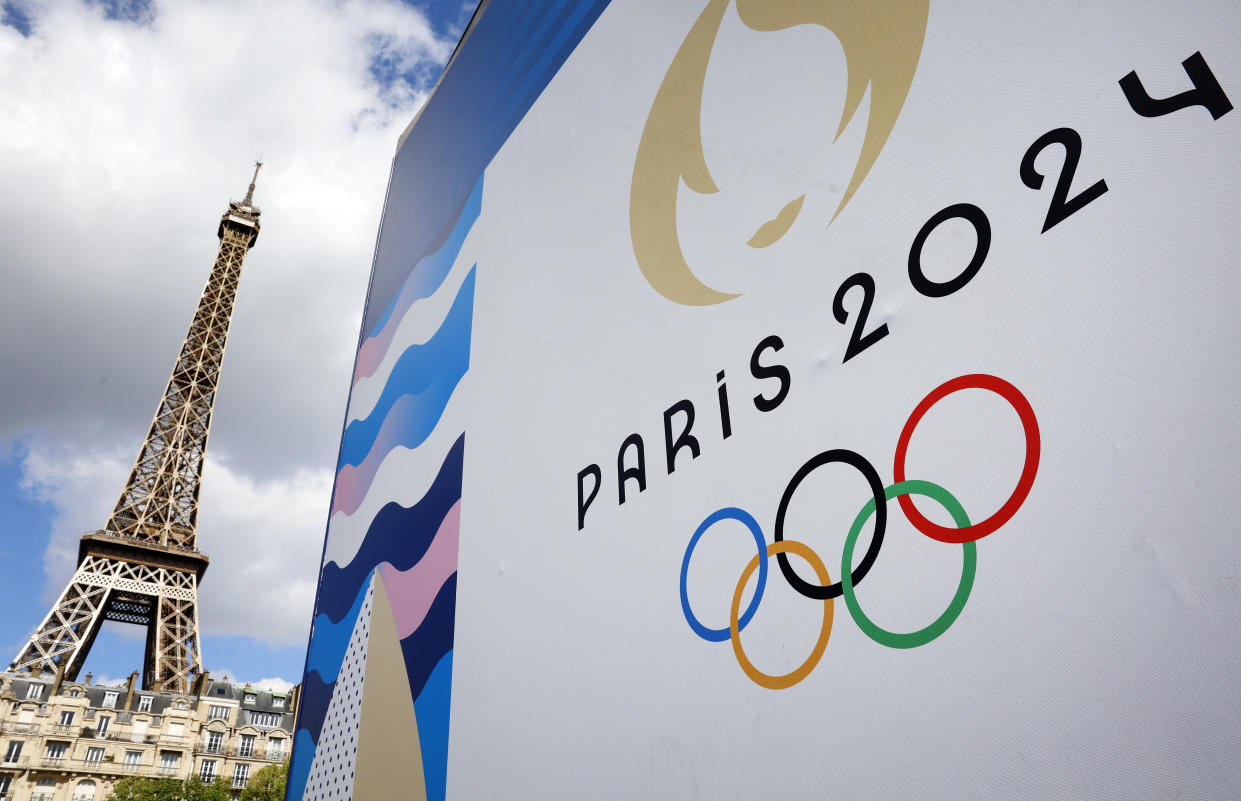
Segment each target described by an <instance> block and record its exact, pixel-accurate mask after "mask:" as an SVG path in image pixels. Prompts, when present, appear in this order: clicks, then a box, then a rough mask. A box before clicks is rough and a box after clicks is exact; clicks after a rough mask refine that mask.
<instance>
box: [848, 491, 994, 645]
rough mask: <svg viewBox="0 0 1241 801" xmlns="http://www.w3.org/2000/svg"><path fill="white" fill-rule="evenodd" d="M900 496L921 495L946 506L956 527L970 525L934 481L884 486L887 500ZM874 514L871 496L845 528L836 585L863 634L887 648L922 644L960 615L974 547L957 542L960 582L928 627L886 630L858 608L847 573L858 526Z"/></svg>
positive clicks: (969, 581) (973, 566) (975, 559)
mask: <svg viewBox="0 0 1241 801" xmlns="http://www.w3.org/2000/svg"><path fill="white" fill-rule="evenodd" d="M902 495H924V496H926V497H927V498H930V499H931V500H933V501H935V502H936V503H938V504H939V505H940V506H942V507H944V508H945V509H947V510H948V513H949V514H950V515H952V520H953V522H954V523H956V524H957V528H966V527H968V526H969V525H970V519H969V517H968V516H966V514H965V509H963V508H962V507H961V504H960V502H959V501H957V499H956V498H955V497H953V495H952V493H950V492H949V491H948V490H946V489H944V488H943V487H941V486H939V485H938V484H932V483H931V482H930V481H921V480H918V479H912V480H910V481H901V482H899V483H897V484H893V485H891V486H889V487H887V488H885V489H884V499H885V500H888V501H890V500H892V499H893V498H897V497H900V496H902ZM874 513H875V499H874V498H871V499H870V500H869V501H867V502H866V505H865V506H863V507H862V511H860V512H858V516H857V517H856V518H855V519H854V521H853V526H852V527H851V528H850V529H849V536H848V537H847V538H846V539H845V548H844V556H843V559H842V560H841V568H840V586H841V589H842V590H843V595H844V598H845V605H846V606H848V607H849V614H850V615H852V616H853V620H854V622H855V623H857V625H858V628H860V629H861V630H862V631H864V632H866V636H868V637H870V638H871V639H872V640H874V641H875V642H877V643H879V644H880V645H886V646H888V647H889V648H917V647H918V646H919V645H926V644H927V643H928V642H930V641H931V640H934V639H935V638H936V637H938V636H939V635H941V634H943V633H944V632H945V631H947V630H948V627H949V626H951V625H952V624H953V623H954V622H955V621H956V619H957V617H958V616H959V615H960V614H961V611H962V610H963V609H965V602H966V601H968V600H969V597H970V590H971V589H973V587H974V572H975V569H976V568H977V567H978V547H977V546H976V545H975V544H974V542H973V541H970V542H963V543H961V549H962V553H963V556H964V559H963V563H962V565H961V582H960V584H958V585H957V592H956V595H954V596H952V602H951V603H949V604H948V608H947V609H945V610H944V612H943V614H941V615H940V616H939V617H938V618H936V619H935V620H934V621H933V622H932V623H931V624H930V625H929V626H927V627H925V628H922V629H918V630H917V631H911V632H909V633H907V634H903V633H900V632H895V631H888V630H887V629H885V628H882V627H880V626H879V625H877V624H876V623H875V622H874V621H872V620H871V619H870V618H868V617H867V616H866V613H865V612H863V611H862V606H861V604H859V603H858V599H857V595H856V594H855V593H854V591H853V577H852V576H851V575H850V574H849V571H850V568H851V566H852V565H853V546H854V545H855V544H856V543H857V539H858V536H859V535H860V534H861V533H862V527H863V526H864V525H865V524H866V521H867V520H869V519H870V516H871V515H873V514H874Z"/></svg>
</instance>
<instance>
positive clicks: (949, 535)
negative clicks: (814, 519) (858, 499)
mask: <svg viewBox="0 0 1241 801" xmlns="http://www.w3.org/2000/svg"><path fill="white" fill-rule="evenodd" d="M962 389H986V390H989V391H991V392H994V393H996V394H997V395H999V396H1001V397H1002V398H1004V399H1005V400H1007V401H1008V402H1009V404H1011V405H1012V407H1013V409H1014V410H1016V412H1017V416H1018V417H1019V418H1020V419H1021V425H1022V428H1023V429H1024V431H1025V439H1026V455H1025V462H1024V464H1023V465H1022V469H1021V477H1020V478H1019V480H1018V482H1017V486H1016V487H1015V488H1014V489H1013V492H1012V494H1011V495H1010V496H1009V497H1008V500H1006V501H1005V502H1004V505H1003V506H1001V507H1000V509H999V511H997V512H996V513H995V514H993V515H991V517H988V518H987V519H986V520H983V521H982V522H980V523H974V524H971V523H970V520H969V516H968V515H966V513H965V509H964V508H962V506H961V504H960V502H959V501H957V499H956V497H955V496H954V495H953V494H952V493H950V492H949V491H948V490H946V489H944V488H943V487H941V486H939V485H938V484H933V483H931V482H930V481H922V480H906V479H905V456H906V453H907V452H908V450H909V440H910V439H911V438H912V436H913V432H914V429H915V428H917V426H918V423H919V422H921V420H922V418H923V417H924V416H925V415H926V413H927V411H928V410H930V408H931V407H932V406H934V405H935V404H936V403H938V402H939V401H940V400H942V399H943V398H945V397H947V396H948V395H951V394H952V393H954V392H957V391H958V390H962ZM1041 448H1042V444H1041V440H1040V438H1039V428H1038V420H1037V418H1036V417H1035V415H1034V409H1033V408H1032V407H1031V406H1030V402H1029V401H1028V400H1026V398H1025V396H1024V395H1022V394H1021V392H1020V391H1019V390H1018V389H1017V388H1016V387H1014V386H1013V385H1012V384H1010V383H1008V382H1007V381H1004V380H1002V379H1000V378H996V377H995V376H991V375H982V374H976V375H963V376H960V377H958V378H954V379H952V380H951V381H947V382H945V383H944V384H941V385H940V386H939V387H937V388H935V389H934V390H932V391H931V393H930V394H929V395H927V396H926V397H925V398H923V399H922V401H921V402H920V403H919V404H918V405H917V407H915V409H914V411H913V414H911V415H910V417H909V419H908V420H907V421H906V422H905V426H904V427H903V428H902V429H901V434H900V437H899V439H898V440H897V443H896V456H895V461H894V463H893V473H894V474H895V478H896V481H895V482H894V483H893V484H892V485H891V486H889V487H886V488H885V487H884V486H883V482H882V481H881V480H880V478H879V474H878V473H877V472H876V471H875V468H874V467H873V466H871V464H870V462H868V461H867V460H866V459H864V458H863V457H862V456H860V455H859V454H857V453H855V452H853V451H850V450H844V449H833V450H827V451H823V452H822V453H820V454H818V455H817V456H815V457H813V458H812V459H810V460H809V461H807V462H806V463H805V464H803V465H802V466H801V467H800V468H798V470H797V472H796V473H795V474H794V476H793V478H792V479H791V480H790V481H789V483H788V486H787V487H785V490H784V494H783V496H782V497H781V498H780V506H779V508H778V510H777V512H776V524H775V530H774V532H773V539H774V540H775V541H774V542H773V543H772V544H771V545H766V546H765V540H764V538H763V532H762V529H761V528H760V527H759V525H758V521H756V520H755V519H754V517H753V516H751V515H750V513H749V512H746V511H745V510H743V509H738V508H736V507H726V508H724V509H720V510H719V511H717V512H714V513H712V514H711V515H709V516H708V517H707V519H706V520H703V521H702V523H701V524H700V525H699V526H698V528H697V530H695V531H694V535H693V537H691V538H690V541H689V545H688V546H687V547H686V549H685V558H684V559H683V560H682V561H681V583H680V592H681V610H682V612H684V614H685V620H686V622H688V623H689V626H690V628H691V629H693V631H694V633H695V634H697V635H698V636H700V637H702V638H703V639H705V640H708V641H710V642H722V641H724V640H731V641H732V646H733V652H734V654H736V657H737V663H738V664H739V665H740V666H741V669H742V671H743V672H744V673H745V674H746V676H748V677H749V678H750V680H751V681H753V682H754V683H755V684H758V685H759V686H761V687H766V688H768V689H771V690H782V689H785V688H787V687H792V686H793V685H794V684H797V683H798V682H800V681H801V680H802V679H804V678H806V676H808V675H810V672H811V671H813V670H814V668H815V666H817V665H818V663H819V660H820V659H822V658H823V654H824V652H825V650H826V648H827V641H828V639H829V638H830V637H831V633H832V619H833V616H834V604H833V599H834V598H836V597H838V596H842V595H843V596H844V599H845V605H846V606H847V607H848V609H849V614H850V616H851V617H852V618H853V620H854V621H855V622H856V623H857V624H858V628H860V629H861V630H862V631H863V632H864V633H865V634H866V636H868V637H870V638H871V639H872V640H874V641H875V642H877V643H879V644H880V645H884V646H887V647H889V648H916V647H918V646H920V645H925V644H927V643H929V642H931V641H932V640H934V639H936V638H937V637H939V636H940V635H942V634H943V633H944V632H945V631H947V630H948V629H949V628H950V627H951V626H952V624H953V623H955V622H956V620H957V618H958V617H960V615H961V612H962V611H963V610H964V609H965V604H966V602H967V601H968V600H969V596H970V592H971V590H972V589H973V587H974V576H975V574H976V572H977V567H978V546H977V540H979V539H982V538H983V537H985V536H987V535H988V534H991V533H994V532H995V531H996V530H997V529H999V528H1000V526H1003V525H1004V524H1005V523H1007V522H1008V521H1009V520H1010V519H1012V517H1013V515H1014V514H1016V512H1017V510H1018V509H1019V508H1020V507H1021V505H1022V504H1023V503H1024V502H1025V500H1026V498H1027V497H1028V496H1029V494H1030V488H1031V487H1032V486H1033V484H1034V476H1035V474H1036V473H1037V472H1038V464H1039V455H1040V453H1041ZM831 462H843V463H844V464H847V465H850V466H851V467H854V468H856V469H857V470H858V472H860V473H861V474H862V476H863V477H864V478H865V479H866V482H867V484H869V485H870V489H871V495H872V497H871V499H870V500H868V501H867V502H866V503H865V504H864V505H863V506H862V510H861V511H860V512H858V514H857V517H856V518H854V520H853V525H852V526H851V527H850V528H849V533H848V535H847V536H846V538H845V546H844V552H843V554H842V557H841V570H840V576H841V578H840V581H839V582H837V583H836V584H832V583H831V577H830V576H829V575H828V572H827V568H826V567H825V566H824V564H823V560H822V559H820V558H819V556H818V554H816V553H815V552H814V551H813V550H811V549H810V547H809V546H807V545H805V544H804V543H801V542H796V541H793V540H785V539H784V519H785V515H786V513H787V512H788V506H789V503H790V501H791V500H792V497H793V494H794V493H795V492H796V491H797V488H798V487H799V486H800V485H801V482H802V481H803V480H805V478H806V477H807V476H808V475H810V473H812V472H813V471H814V470H816V469H818V468H819V467H822V466H823V465H825V464H829V463H831ZM911 495H923V496H926V497H928V498H930V499H931V500H933V501H936V502H937V503H939V504H940V506H942V507H944V509H946V510H947V511H948V513H949V514H950V515H951V516H952V520H953V522H954V523H955V524H956V526H957V527H956V528H948V527H945V526H939V525H936V524H934V523H932V522H931V521H929V520H927V519H926V518H925V517H923V516H922V515H921V514H920V513H919V512H918V510H917V509H916V508H915V507H914V505H913V502H912V501H911V500H910V497H909V496H911ZM893 498H896V499H897V502H898V503H899V504H900V508H901V511H903V512H904V513H905V517H906V518H907V519H908V520H909V522H910V523H911V524H912V525H913V526H914V528H916V529H917V530H918V531H919V532H921V533H923V534H925V535H927V536H928V537H930V538H931V539H934V540H938V541H940V542H945V543H950V544H956V545H960V546H961V550H962V565H961V579H960V581H959V582H958V584H957V591H956V593H955V594H954V595H953V597H952V600H951V601H950V602H949V604H948V607H947V608H946V609H945V610H944V611H943V612H942V613H940V615H939V617H937V618H936V619H935V620H934V621H932V622H931V623H930V624H929V625H927V626H925V627H924V628H921V629H918V630H917V631H912V632H908V633H901V632H893V631H888V630H886V629H884V628H882V627H880V626H879V625H877V624H876V623H875V622H874V621H872V620H871V619H870V618H869V617H867V616H866V613H865V612H863V611H862V607H861V604H860V603H859V602H858V599H857V593H856V588H857V585H858V584H859V583H860V582H861V580H862V579H863V578H865V577H866V574H867V573H868V572H869V571H870V568H871V567H872V566H873V565H874V563H875V559H876V558H877V557H878V555H879V549H880V547H881V546H882V544H883V536H884V532H885V531H886V529H887V502H888V501H890V500H892V499H893ZM871 515H874V516H875V533H874V536H873V537H872V538H871V543H870V546H869V547H868V548H867V549H866V554H865V556H864V557H863V558H862V561H861V563H860V564H859V565H858V567H857V569H855V570H852V571H851V570H849V566H850V565H851V564H853V552H854V548H855V547H856V546H857V540H858V538H859V537H860V536H861V532H862V529H863V528H864V527H865V525H866V521H867V520H869V519H870V517H871ZM726 519H731V520H737V521H739V522H741V523H743V524H745V526H746V528H748V529H749V530H750V533H751V534H752V535H753V536H754V541H755V543H756V544H757V545H758V554H757V555H755V556H754V558H752V559H751V560H750V561H749V563H748V564H747V565H746V566H745V569H744V570H743V571H742V572H741V578H740V579H739V580H738V582H737V588H736V590H735V591H734V592H733V599H732V605H731V606H730V608H729V618H728V628H727V629H709V628H707V627H706V626H704V625H702V623H701V622H699V620H698V618H697V617H695V615H694V613H693V611H692V610H691V609H690V605H689V595H688V594H687V592H686V581H687V578H688V576H689V560H690V558H691V557H692V556H693V553H694V548H695V546H697V544H698V540H700V539H701V538H702V535H703V534H704V533H706V531H707V529H709V528H710V527H711V526H713V525H715V524H716V523H718V522H719V521H721V520H726ZM788 553H794V554H796V555H798V556H800V557H801V558H802V559H805V560H806V562H808V563H809V564H810V567H811V568H813V570H814V572H815V575H816V576H817V578H818V580H819V583H818V584H811V583H809V582H807V581H805V580H803V579H802V578H801V577H800V576H798V575H797V573H796V572H795V571H794V570H793V567H792V565H791V564H790V563H789V560H788V557H787V556H786V555H785V554H788ZM772 556H775V557H776V559H777V561H778V562H779V564H780V572H781V573H783V574H784V577H785V579H786V580H787V581H788V583H789V585H790V586H792V587H793V589H795V590H796V591H797V592H798V593H800V594H801V595H803V596H805V597H807V598H810V599H812V600H819V601H823V626H822V629H821V630H820V633H819V639H818V641H817V642H815V645H814V650H813V651H811V653H810V656H809V657H808V658H807V659H806V661H805V662H803V663H802V664H801V665H800V666H798V667H797V668H796V669H794V670H793V671H792V672H790V673H786V674H784V675H782V676H773V675H770V674H767V673H763V672H762V671H760V670H759V669H758V668H756V667H755V666H754V665H753V663H751V662H750V660H749V657H747V656H746V654H745V650H744V648H742V645H741V630H742V629H744V628H745V627H746V625H747V624H748V623H749V622H750V620H751V619H752V618H753V617H754V614H755V612H756V611H757V610H758V605H759V603H761V602H762V598H763V593H764V591H765V590H766V588H767V562H768V561H769V559H770V557H772ZM756 569H757V570H758V571H759V574H758V583H757V585H756V586H755V588H754V597H753V598H752V599H751V600H750V604H749V606H747V607H746V610H745V613H744V614H740V609H741V596H742V595H743V594H744V593H745V586H746V582H748V581H749V579H750V576H751V575H753V574H754V571H755V570H756Z"/></svg>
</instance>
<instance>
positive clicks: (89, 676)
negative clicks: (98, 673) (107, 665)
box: [86, 673, 94, 684]
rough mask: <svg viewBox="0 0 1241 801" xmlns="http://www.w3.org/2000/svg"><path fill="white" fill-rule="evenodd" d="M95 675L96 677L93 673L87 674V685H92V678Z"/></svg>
mask: <svg viewBox="0 0 1241 801" xmlns="http://www.w3.org/2000/svg"><path fill="white" fill-rule="evenodd" d="M93 675H94V674H93V673H87V674H86V683H87V684H90V680H91V676H93Z"/></svg>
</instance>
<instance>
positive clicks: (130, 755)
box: [125, 751, 142, 765]
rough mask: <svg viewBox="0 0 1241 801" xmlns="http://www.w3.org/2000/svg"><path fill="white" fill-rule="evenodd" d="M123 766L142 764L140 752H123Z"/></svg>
mask: <svg viewBox="0 0 1241 801" xmlns="http://www.w3.org/2000/svg"><path fill="white" fill-rule="evenodd" d="M125 764H126V765H140V764H142V752H141V751H126V752H125Z"/></svg>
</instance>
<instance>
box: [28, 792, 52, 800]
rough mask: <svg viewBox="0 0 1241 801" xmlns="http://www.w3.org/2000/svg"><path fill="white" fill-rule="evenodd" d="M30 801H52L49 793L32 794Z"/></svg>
mask: <svg viewBox="0 0 1241 801" xmlns="http://www.w3.org/2000/svg"><path fill="white" fill-rule="evenodd" d="M30 801H52V794H51V793H32V794H31V795H30Z"/></svg>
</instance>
